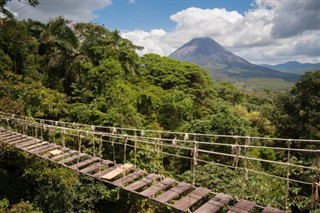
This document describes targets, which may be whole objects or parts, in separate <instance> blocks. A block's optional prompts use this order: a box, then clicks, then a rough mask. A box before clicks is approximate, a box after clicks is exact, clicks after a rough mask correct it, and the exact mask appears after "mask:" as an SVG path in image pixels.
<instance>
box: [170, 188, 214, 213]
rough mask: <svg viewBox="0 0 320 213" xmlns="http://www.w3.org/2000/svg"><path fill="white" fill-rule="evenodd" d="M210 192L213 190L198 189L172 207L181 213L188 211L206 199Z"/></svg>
mask: <svg viewBox="0 0 320 213" xmlns="http://www.w3.org/2000/svg"><path fill="white" fill-rule="evenodd" d="M210 192H211V190H209V189H206V188H203V187H199V188H196V189H195V190H194V191H193V192H191V193H189V194H188V195H186V196H185V197H183V198H181V199H180V200H178V201H177V202H175V203H174V204H173V205H172V207H173V208H175V209H178V210H180V211H186V210H187V209H189V208H190V207H191V206H192V205H194V204H195V203H196V202H198V201H199V200H201V199H202V198H204V197H206V196H207V195H208V194H209V193H210Z"/></svg>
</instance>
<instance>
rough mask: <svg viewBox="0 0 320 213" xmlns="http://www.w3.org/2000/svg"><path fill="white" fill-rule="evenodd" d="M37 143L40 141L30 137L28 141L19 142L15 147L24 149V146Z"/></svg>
mask: <svg viewBox="0 0 320 213" xmlns="http://www.w3.org/2000/svg"><path fill="white" fill-rule="evenodd" d="M36 143H39V141H36V140H30V139H28V141H26V142H24V143H19V144H17V145H16V146H15V147H17V148H19V149H22V148H24V147H27V146H31V145H34V144H36Z"/></svg>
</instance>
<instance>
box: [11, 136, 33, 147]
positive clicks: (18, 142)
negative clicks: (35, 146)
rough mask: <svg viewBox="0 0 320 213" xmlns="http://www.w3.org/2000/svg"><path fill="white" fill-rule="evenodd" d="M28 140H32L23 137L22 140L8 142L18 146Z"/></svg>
mask: <svg viewBox="0 0 320 213" xmlns="http://www.w3.org/2000/svg"><path fill="white" fill-rule="evenodd" d="M27 140H30V138H29V137H21V138H17V139H13V140H10V141H9V142H7V144H10V145H13V146H16V145H17V144H20V143H24V142H25V141H27Z"/></svg>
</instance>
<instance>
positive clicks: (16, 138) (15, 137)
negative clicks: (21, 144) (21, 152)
mask: <svg viewBox="0 0 320 213" xmlns="http://www.w3.org/2000/svg"><path fill="white" fill-rule="evenodd" d="M23 138H24V137H22V136H21V135H11V136H9V137H5V138H1V140H2V142H4V143H8V144H10V143H12V142H16V141H19V140H21V139H23Z"/></svg>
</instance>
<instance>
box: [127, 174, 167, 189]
mask: <svg viewBox="0 0 320 213" xmlns="http://www.w3.org/2000/svg"><path fill="white" fill-rule="evenodd" d="M160 177H161V176H160V175H157V174H149V175H148V176H147V177H144V178H142V179H141V180H138V181H135V182H133V183H131V184H129V185H128V186H126V187H124V188H125V189H126V190H128V191H136V190H138V189H140V188H142V187H144V186H146V185H148V184H149V183H151V182H152V181H154V180H157V179H159V178H160Z"/></svg>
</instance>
